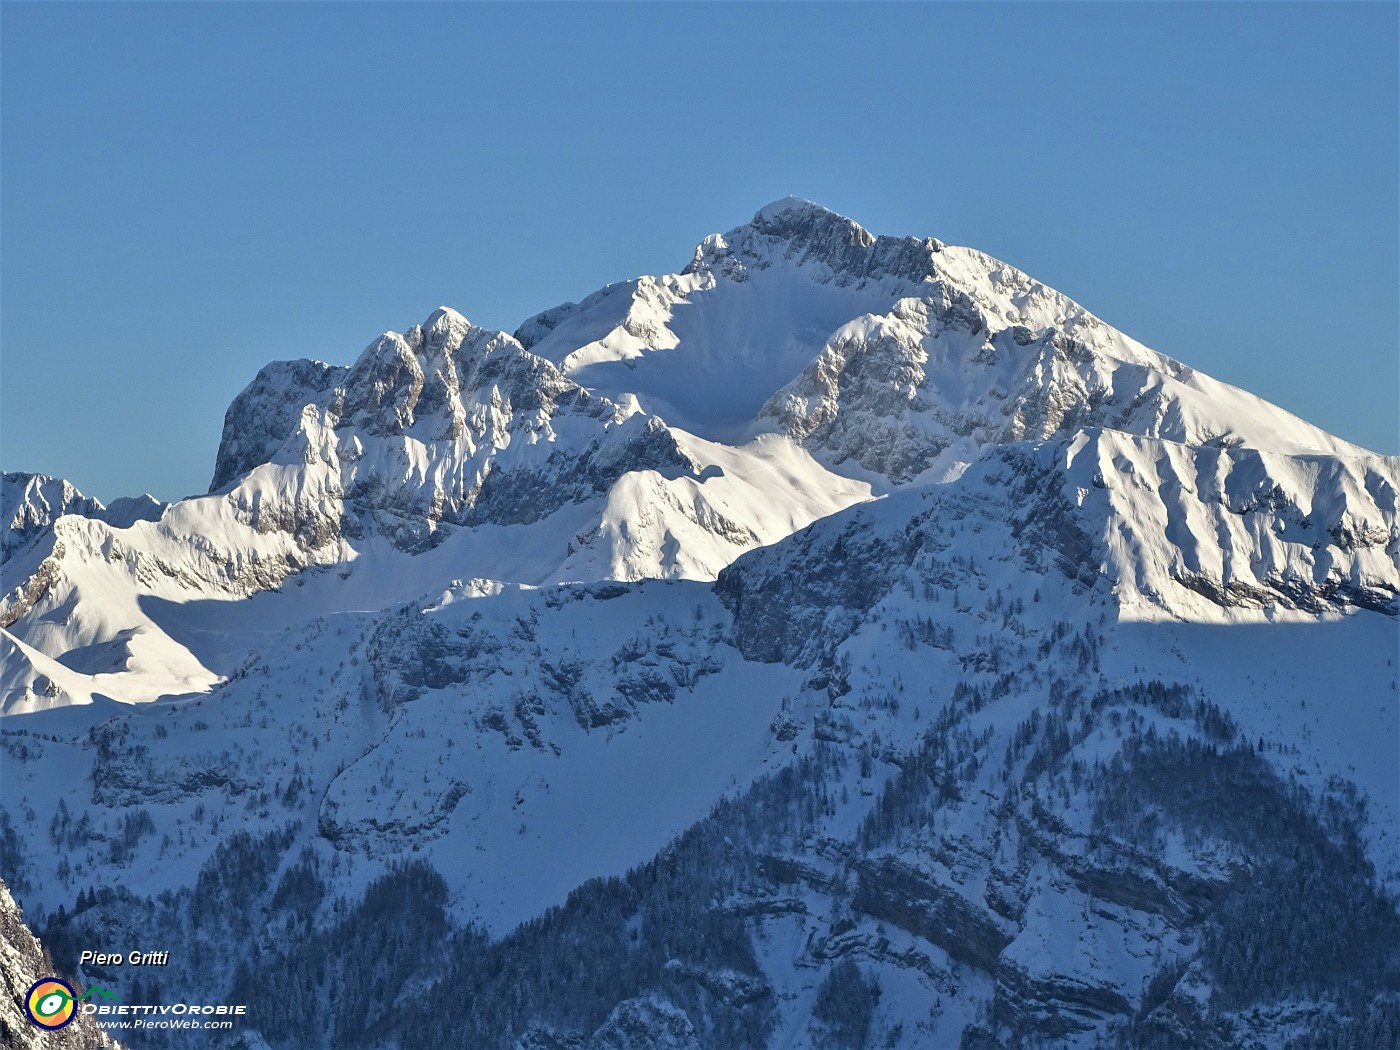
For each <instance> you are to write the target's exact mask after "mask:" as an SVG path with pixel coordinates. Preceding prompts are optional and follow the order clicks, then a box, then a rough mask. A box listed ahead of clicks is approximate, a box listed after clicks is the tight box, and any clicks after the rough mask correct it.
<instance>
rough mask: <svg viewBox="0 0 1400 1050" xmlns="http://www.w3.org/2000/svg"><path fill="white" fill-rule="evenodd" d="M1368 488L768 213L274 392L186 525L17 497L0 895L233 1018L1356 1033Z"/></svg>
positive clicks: (1346, 449)
mask: <svg viewBox="0 0 1400 1050" xmlns="http://www.w3.org/2000/svg"><path fill="white" fill-rule="evenodd" d="M1397 490H1400V460H1397V459H1395V458H1393V457H1384V456H1379V455H1376V454H1373V453H1370V452H1367V451H1365V450H1363V449H1359V448H1356V447H1355V446H1352V445H1349V444H1347V443H1346V442H1343V441H1341V440H1339V439H1336V438H1334V437H1332V436H1330V435H1328V434H1326V433H1324V432H1322V431H1320V430H1318V429H1317V428H1314V427H1312V426H1311V425H1309V424H1307V423H1305V422H1303V421H1301V420H1299V419H1297V418H1296V417H1294V416H1291V415H1289V414H1288V413H1286V412H1284V411H1282V410H1281V409H1279V408H1277V407H1275V406H1272V405H1269V404H1268V403H1266V402H1264V401H1262V400H1260V399H1258V398H1255V397H1253V396H1252V395H1249V394H1248V393H1246V392H1244V391H1240V390H1237V389H1235V388H1233V387H1229V386H1227V385H1225V384H1221V383H1218V382H1216V381H1214V380H1211V379H1209V378H1208V377H1205V376H1203V375H1200V374H1199V373H1196V372H1194V371H1193V370H1191V369H1190V368H1188V367H1186V366H1184V365H1181V364H1179V363H1177V362H1175V361H1173V360H1171V359H1170V358H1167V357H1165V356H1162V355H1160V354H1158V353H1155V352H1154V351H1151V350H1148V349H1147V348H1145V347H1142V346H1141V345H1139V344H1137V343H1135V342H1134V341H1132V340H1131V339H1129V338H1128V337H1127V336H1124V335H1122V334H1121V333H1118V332H1116V331H1114V330H1113V329H1111V328H1109V327H1108V326H1107V325H1105V324H1104V323H1103V322H1101V321H1099V320H1098V319H1097V318H1095V317H1093V315H1091V314H1089V313H1088V312H1087V311H1085V310H1084V309H1083V308H1081V307H1079V306H1078V305H1077V304H1075V303H1073V302H1071V301H1070V300H1068V299H1067V298H1065V297H1064V296H1062V295H1060V294H1059V293H1057V292H1055V291H1053V290H1051V289H1049V288H1046V287H1045V286H1043V285H1040V284H1038V283H1037V282H1035V281H1033V280H1032V279H1031V278H1029V277H1027V276H1026V275H1024V274H1022V273H1020V272H1019V271H1016V270H1014V269H1012V268H1011V267H1008V266H1006V265H1005V264H1003V263H1000V262H997V261H996V260H993V259H990V258H989V257H987V256H985V255H982V254H981V253H978V252H975V251H973V250H971V249H961V248H954V247H949V246H946V245H943V244H941V243H940V242H938V241H935V240H932V239H915V238H891V237H874V236H872V235H870V234H869V233H867V232H866V231H865V230H863V229H861V227H859V226H858V225H857V224H855V223H854V222H852V221H850V220H848V219H845V218H843V217H841V216H837V215H834V214H833V213H831V212H828V211H826V210H824V209H821V208H819V207H817V206H816V205H813V204H811V203H809V202H805V201H800V200H797V199H791V198H790V199H787V200H783V201H779V202H777V203H775V204H773V205H770V206H769V207H767V208H764V209H762V210H761V211H760V212H759V213H758V214H757V215H756V216H755V217H754V219H753V221H752V222H750V223H748V224H746V225H743V226H740V227H738V228H736V229H734V230H731V231H730V232H729V233H727V234H724V235H722V236H721V235H714V236H712V237H709V238H706V239H705V240H704V241H703V242H702V243H701V245H700V247H699V248H698V249H697V250H696V253H695V256H694V259H693V261H692V263H691V264H690V265H689V266H688V267H686V268H685V270H684V271H683V272H681V273H679V274H674V275H669V276H662V277H643V278H639V279H637V280H635V281H630V282H626V283H623V284H619V285H611V286H609V287H608V288H606V289H603V290H602V291H600V292H598V293H596V294H595V295H592V296H589V297H587V298H586V299H585V300H583V301H582V302H581V303H579V304H566V305H564V306H561V307H557V308H555V309H553V310H548V311H546V312H544V313H542V314H540V315H538V316H536V317H534V318H532V319H531V320H530V321H527V322H526V323H525V324H524V325H522V326H521V328H520V329H519V330H518V331H517V333H516V334H515V335H514V336H511V335H507V334H505V333H502V332H492V331H488V330H485V329H482V328H479V327H476V326H474V325H471V324H470V323H469V322H468V321H467V320H466V319H465V318H464V317H463V316H462V315H460V314H458V313H456V312H455V311H452V310H449V309H447V308H441V309H439V310H437V311H435V312H434V313H433V314H432V315H431V316H430V317H429V318H428V319H427V321H426V322H425V323H424V324H422V325H416V326H413V327H411V328H409V329H408V330H407V331H406V332H404V333H402V334H398V333H394V332H387V333H385V334H384V335H382V336H381V337H379V338H377V339H375V340H374V341H373V342H371V343H370V344H369V346H368V347H366V348H365V350H364V351H363V353H361V354H360V356H359V357H358V359H357V360H355V361H354V363H353V364H350V365H346V366H338V365H329V364H324V363H321V362H316V361H285V362H277V363H274V364H271V365H269V366H267V367H266V368H264V369H263V370H262V371H261V372H260V373H259V375H258V376H257V377H256V378H255V380H254V381H253V383H252V384H250V386H249V387H248V388H247V389H245V390H244V391H243V392H242V393H241V394H240V395H239V396H238V397H237V398H236V399H235V401H234V403H233V405H232V406H231V407H230V408H229V411H228V414H227V416H226V418H225V427H224V434H223V440H222V442H221V445H220V449H219V452H218V456H217V462H216V466H215V472H214V478H213V485H212V487H211V491H210V493H208V494H207V495H204V496H200V497H195V498H191V499H187V500H182V501H180V502H178V503H176V504H174V505H171V506H169V507H160V506H159V505H155V504H153V503H151V502H149V501H148V502H144V503H143V502H142V501H118V502H117V503H114V504H113V505H112V506H111V507H107V508H104V507H102V506H101V505H100V504H97V503H96V501H89V500H85V499H84V498H83V497H82V496H81V494H79V493H77V492H76V491H75V490H72V489H71V486H66V485H65V484H64V483H62V482H58V481H54V480H52V479H43V478H30V477H28V476H9V475H7V476H6V487H5V489H4V492H3V500H4V510H5V522H6V524H7V526H8V530H7V532H6V533H5V537H6V539H5V544H6V545H5V554H6V558H7V560H6V562H5V564H4V581H5V582H4V588H3V589H4V592H5V593H4V595H3V597H0V626H3V627H4V628H5V633H4V636H3V638H0V710H3V711H4V713H5V714H6V716H7V717H5V718H4V719H3V720H0V747H3V749H4V763H5V764H4V767H3V777H4V788H5V791H4V794H3V797H0V821H3V822H2V823H0V874H3V875H4V876H5V878H6V879H7V880H8V881H9V882H10V884H11V885H12V886H13V887H14V888H15V890H16V893H17V895H18V896H19V897H20V898H21V899H22V900H23V901H24V903H25V906H26V908H27V909H28V910H29V911H30V913H31V914H32V915H37V916H40V917H41V919H40V920H39V922H40V926H41V928H42V930H43V933H44V935H45V937H46V938H48V939H50V940H51V941H52V943H53V944H54V945H55V948H54V950H55V951H56V952H57V953H59V954H60V955H62V954H63V953H68V954H76V951H77V950H79V949H80V948H81V947H84V946H88V945H89V942H93V941H94V939H112V938H117V939H121V938H125V939H127V940H131V941H133V942H134V941H137V940H139V939H141V938H142V937H143V936H145V935H146V934H148V933H149V932H150V931H153V930H159V931H160V934H161V937H162V938H164V941H165V943H166V944H167V945H168V946H169V947H170V948H171V949H172V955H173V957H175V958H177V959H179V960H180V962H179V963H178V964H177V967H176V969H175V970H174V971H172V972H171V974H170V976H171V977H173V978H175V979H178V981H179V982H180V983H181V986H182V994H189V995H191V996H193V995H195V994H196V993H198V994H201V995H208V996H211V997H213V996H223V997H231V999H232V1000H234V1001H248V1002H256V1003H260V1004H262V1005H261V1006H260V1007H259V1010H260V1013H259V1016H258V1017H257V1018H255V1019H254V1020H253V1021H252V1022H250V1027H249V1029H248V1030H247V1031H246V1032H245V1033H243V1035H244V1036H246V1038H247V1040H249V1045H261V1043H260V1041H261V1040H264V1039H265V1040H266V1041H267V1042H268V1043H270V1044H271V1045H273V1046H277V1047H293V1046H296V1047H316V1046H327V1047H330V1046H334V1047H337V1048H340V1047H356V1046H366V1047H370V1046H375V1047H377V1046H385V1047H388V1046H393V1045H400V1046H402V1045H471V1046H483V1047H491V1046H501V1047H524V1048H527V1050H544V1048H551V1050H558V1048H560V1047H586V1048H589V1050H593V1048H595V1047H596V1048H602V1047H613V1046H620V1045H627V1046H635V1047H638V1048H651V1050H656V1048H660V1047H667V1046H676V1047H679V1046H685V1047H697V1048H698V1047H710V1046H724V1047H736V1048H737V1047H761V1046H771V1047H812V1048H813V1050H816V1048H818V1047H823V1048H825V1047H831V1046H862V1045H885V1046H890V1047H915V1048H922V1047H929V1046H940V1047H941V1046H968V1047H991V1046H1018V1045H1029V1044H1031V1043H1034V1042H1035V1041H1036V1040H1040V1041H1041V1042H1042V1043H1045V1042H1047V1041H1048V1042H1049V1043H1051V1044H1053V1045H1066V1046H1083V1047H1089V1046H1116V1047H1128V1046H1134V1047H1136V1046H1156V1045H1198V1046H1202V1047H1209V1048H1211V1050H1224V1048H1225V1047H1229V1046H1237V1045H1258V1046H1265V1047H1269V1048H1271V1050H1272V1048H1279V1050H1283V1048H1284V1047H1288V1046H1290V1042H1289V1041H1290V1040H1292V1039H1293V1038H1294V1037H1295V1036H1297V1037H1306V1038H1307V1039H1316V1040H1318V1041H1319V1042H1316V1043H1303V1044H1299V1046H1300V1047H1310V1046H1313V1045H1329V1044H1327V1043H1326V1039H1332V1044H1330V1045H1348V1046H1357V1047H1367V1046H1372V1045H1376V1046H1382V1045H1387V1044H1386V1043H1385V1042H1384V1041H1382V1038H1383V1037H1375V1038H1373V1035H1374V1033H1376V1032H1382V1033H1383V1032H1385V1031H1387V1030H1389V1029H1390V1028H1396V1030H1400V1027H1397V1025H1396V1024H1395V1023H1394V1022H1396V1021H1397V1020H1400V1018H1397V1017H1396V1016H1395V1014H1394V1011H1393V1004H1389V1000H1386V999H1385V998H1384V997H1383V996H1381V997H1377V996H1376V994H1375V992H1376V990H1377V989H1381V988H1386V987H1390V986H1391V984H1392V983H1394V982H1396V981H1397V979H1400V978H1397V974H1396V971H1395V966H1394V960H1393V958H1391V957H1390V956H1387V954H1386V951H1385V950H1384V946H1385V945H1386V944H1390V943H1393V942H1394V938H1395V936H1397V935H1400V917H1397V914H1396V910H1395V905H1394V900H1393V898H1392V896H1391V895H1393V894H1394V893H1395V892H1396V891H1397V890H1400V840H1397V838H1396V837H1395V834H1394V828H1395V826H1396V821H1397V820H1400V785H1397V782H1396V778H1395V770H1396V764H1395V756H1396V754H1397V753H1400V722H1397V674H1396V667H1395V661H1394V657H1395V652H1396V649H1397V643H1400V617H1398V616H1397V595H1400V498H1398V497H1397ZM136 701H140V702H141V703H139V704H136V705H135V706H132V702H136ZM96 888H101V892H100V893H99V892H96ZM85 889H86V891H87V892H86V893H85V892H84V891H85ZM75 899H76V900H80V901H82V907H81V910H80V912H78V913H76V914H72V913H71V912H72V907H73V902H74V901H75ZM60 905H63V906H64V907H66V908H68V909H69V911H70V914H65V915H63V916H62V917H60V914H59V912H58V908H59V906H60ZM1338 943H1341V944H1343V945H1344V946H1346V947H1345V950H1343V949H1339V948H1337V947H1336V944H1338ZM230 945H233V946H236V948H237V951H236V952H232V953H230V951H229V947H230ZM581 958H586V959H587V960H588V962H587V963H586V964H584V963H581V962H580V959H581ZM235 959H236V960H241V961H242V962H243V963H244V965H241V966H239V965H235V962H234V961H233V960H235ZM89 976H97V977H101V978H103V979H109V980H110V979H113V978H115V977H117V976H119V975H115V974H112V973H104V974H97V975H89ZM307 982H310V985H308V984H307ZM289 986H297V987H309V986H314V987H317V988H322V989H332V991H327V992H326V993H325V994H326V995H328V996H330V997H331V1000H332V1001H331V1002H330V1003H329V1004H328V1007H329V1008H328V1009H324V1010H320V1009H318V1010H316V1011H313V1012H307V1011H304V1010H297V1009H294V1008H292V1007H291V1006H289V1005H287V1000H286V996H285V995H284V994H283V993H284V992H285V989H286V988H287V987H289ZM365 987H373V988H374V989H375V992H374V994H373V995H372V996H358V997H354V998H353V1000H352V999H351V998H349V997H347V994H346V993H344V992H342V991H334V989H360V988H365ZM464 987H466V988H471V989H472V995H471V996H470V997H469V1001H468V1002H466V1003H465V1004H463V1005H462V1006H461V1009H454V1010H452V1011H440V1012H437V1013H432V1015H431V1016H429V1017H427V1018H424V1017H422V1016H421V1012H416V1011H410V1010H408V1008H407V1004H411V1003H418V1002H422V1001H424V997H425V996H428V997H432V999H433V1001H438V1000H444V1001H445V1000H446V999H448V998H450V997H452V996H454V995H456V994H457V990H460V989H461V988H464ZM453 1001H454V1002H455V1001H456V1000H455V999H454V1000H453ZM410 1013H411V1014H412V1015H413V1017H414V1018H415V1020H414V1021H412V1022H411V1023H410V1022H409V1021H407V1020H405V1018H407V1017H408V1016H409V1014H410ZM1388 1026H1389V1027H1388ZM153 1045H154V1044H153Z"/></svg>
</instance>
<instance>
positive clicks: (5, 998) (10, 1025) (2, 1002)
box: [0, 881, 121, 1050]
mask: <svg viewBox="0 0 1400 1050" xmlns="http://www.w3.org/2000/svg"><path fill="white" fill-rule="evenodd" d="M52 976H58V975H56V974H55V973H54V966H53V960H52V959H50V958H49V954H48V952H47V951H45V950H44V948H43V946H42V945H41V944H40V943H39V941H38V939H37V938H36V937H35V936H34V934H33V933H31V932H30V930H29V927H28V926H26V925H25V924H24V916H23V915H22V914H20V910H19V906H18V905H17V904H15V901H14V898H13V897H11V896H10V890H9V887H7V886H6V885H5V883H4V882H3V881H0V1045H3V1046H5V1047H9V1048H12V1050H45V1048H51V1050H121V1044H119V1043H117V1042H116V1040H114V1039H112V1038H111V1037H110V1036H109V1035H107V1033H106V1032H104V1031H103V1030H102V1029H101V1028H100V1027H99V1026H98V1024H97V1022H96V1021H94V1020H93V1019H92V1018H91V1017H89V1016H87V1015H85V1014H83V1013H81V1012H79V1013H78V1015H77V1016H76V1017H74V1019H73V1020H72V1021H71V1022H69V1023H68V1024H67V1025H65V1026H64V1027H63V1028H60V1029H57V1030H54V1031H46V1030H44V1029H42V1028H39V1027H37V1026H36V1025H34V1024H32V1023H31V1022H30V1021H29V1018H28V1017H27V1016H26V1015H25V1013H24V1005H23V1004H24V997H25V994H26V993H27V992H28V991H29V989H30V988H31V987H32V986H33V985H34V983H35V982H36V981H38V980H40V979H42V978H44V977H52ZM70 983H71V982H70ZM79 991H80V992H81V989H80V990H79Z"/></svg>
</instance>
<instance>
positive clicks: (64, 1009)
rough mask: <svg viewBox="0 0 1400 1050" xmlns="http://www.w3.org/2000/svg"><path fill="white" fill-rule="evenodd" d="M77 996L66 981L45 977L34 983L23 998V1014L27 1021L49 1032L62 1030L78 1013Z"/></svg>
mask: <svg viewBox="0 0 1400 1050" xmlns="http://www.w3.org/2000/svg"><path fill="white" fill-rule="evenodd" d="M77 998H78V997H77V994H76V993H75V992H74V991H73V986H72V985H71V984H69V983H68V982H67V981H60V980H59V979H58V978H57V977H45V978H44V979H43V980H42V981H35V982H34V984H33V986H32V987H31V988H30V989H29V994H28V995H26V996H25V997H24V1012H25V1013H27V1014H28V1015H29V1020H30V1021H32V1022H33V1023H34V1024H36V1025H38V1026H39V1027H40V1028H46V1029H48V1030H49V1031H50V1032H52V1031H53V1030H54V1029H57V1028H62V1027H63V1026H64V1025H66V1024H67V1023H68V1022H69V1021H71V1020H73V1015H74V1014H75V1013H77V1012H78V1007H77Z"/></svg>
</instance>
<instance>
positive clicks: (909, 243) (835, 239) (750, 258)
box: [684, 197, 943, 286]
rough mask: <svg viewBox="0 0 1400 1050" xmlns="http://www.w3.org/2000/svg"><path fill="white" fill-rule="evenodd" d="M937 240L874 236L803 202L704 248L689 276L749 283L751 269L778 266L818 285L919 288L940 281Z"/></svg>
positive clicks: (769, 209) (770, 210) (791, 202)
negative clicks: (802, 271)
mask: <svg viewBox="0 0 1400 1050" xmlns="http://www.w3.org/2000/svg"><path fill="white" fill-rule="evenodd" d="M942 250H943V244H942V242H940V241H937V240H934V239H932V238H927V239H923V240H921V239H919V238H916V237H884V236H879V237H877V236H875V235H874V234H872V233H870V231H868V230H867V229H865V228H864V227H863V226H861V225H860V223H858V222H856V221H855V220H853V219H848V218H847V217H846V216H844V215H840V214H838V213H837V212H834V211H832V210H831V209H829V208H824V207H822V206H821V205H820V204H815V203H813V202H812V201H809V200H804V199H803V198H801V197H784V198H782V199H781V200H777V201H774V202H773V203H772V204H769V205H767V206H765V207H763V208H760V209H759V210H758V211H757V212H756V213H755V214H754V217H753V220H752V221H751V222H749V223H747V224H745V225H743V226H739V227H736V228H735V229H732V230H730V231H729V232H728V233H726V234H723V235H717V234H712V235H711V236H710V237H707V238H705V240H704V241H702V242H701V243H700V246H699V247H698V248H696V250H695V256H694V258H693V260H692V261H691V263H690V265H689V266H688V267H686V269H685V271H684V273H685V274H705V273H714V274H716V275H717V276H722V277H726V278H728V279H730V280H735V281H743V280H745V279H747V277H748V273H749V270H750V269H752V268H757V269H760V270H761V269H766V268H768V267H769V266H772V265H774V264H776V263H779V262H785V263H787V264H789V265H796V266H798V267H803V268H807V269H809V270H810V271H811V272H810V273H809V274H808V276H809V277H810V278H811V279H812V280H815V281H817V282H818V283H826V282H827V281H833V282H835V283H836V284H838V285H842V286H845V285H850V284H857V285H860V286H864V285H865V284H866V283H867V282H871V281H880V280H883V279H887V278H888V279H893V280H896V281H899V282H904V283H906V284H908V285H911V286H912V285H917V284H919V283H921V282H923V281H926V280H931V279H933V278H935V277H937V276H938V267H937V265H936V263H935V260H934V256H935V255H937V254H938V253H939V252H941V251H942Z"/></svg>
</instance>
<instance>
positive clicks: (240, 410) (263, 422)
mask: <svg viewBox="0 0 1400 1050" xmlns="http://www.w3.org/2000/svg"><path fill="white" fill-rule="evenodd" d="M349 371H350V369H348V368H346V367H344V366H336V365H327V364H323V363H322V362H320V361H306V360H301V361H274V362H272V363H271V364H269V365H265V366H264V367H263V368H262V369H261V370H260V371H259V372H258V374H257V376H255V377H254V379H253V381H252V382H251V383H249V384H248V386H247V387H245V388H244V389H243V391H242V392H241V393H240V394H239V395H238V396H237V397H235V398H234V399H233V403H232V404H230V405H229V407H228V411H227V412H226V413H224V431H223V437H222V439H221V440H220V441H219V452H218V458H217V459H216V461H215V465H214V480H213V481H212V482H211V483H210V485H209V491H210V492H215V491H217V490H219V489H221V488H223V487H224V486H225V485H227V484H228V483H229V482H231V481H233V480H235V479H236V478H239V477H241V476H242V475H244V474H246V473H248V471H250V470H252V469H253V468H254V467H256V466H257V465H258V464H259V463H266V462H267V461H268V460H270V459H271V458H272V456H273V454H274V453H275V452H276V451H277V450H278V449H279V448H281V447H282V443H283V442H285V441H286V440H287V438H289V437H291V436H292V434H293V433H294V432H295V431H296V429H297V425H298V424H299V423H300V422H301V411H302V409H303V408H304V407H305V406H307V405H312V404H318V403H320V402H322V401H323V400H325V399H326V397H327V396H328V395H329V394H330V392H331V391H332V390H333V389H335V387H337V386H338V385H340V384H341V383H342V382H343V381H344V379H345V377H346V375H347V374H349Z"/></svg>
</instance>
